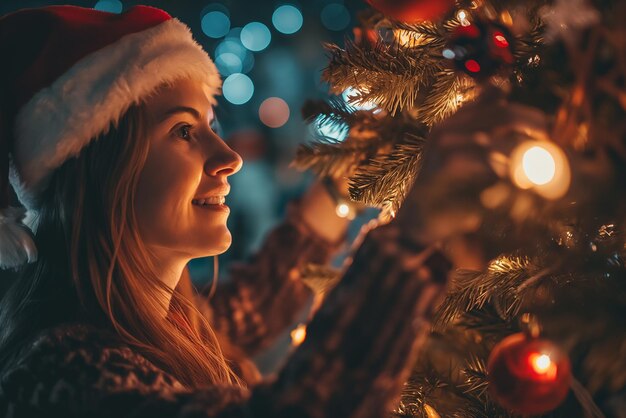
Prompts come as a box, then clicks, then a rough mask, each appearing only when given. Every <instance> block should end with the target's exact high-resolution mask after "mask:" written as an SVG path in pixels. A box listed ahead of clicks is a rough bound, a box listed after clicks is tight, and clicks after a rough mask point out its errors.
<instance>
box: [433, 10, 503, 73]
mask: <svg viewBox="0 0 626 418" xmlns="http://www.w3.org/2000/svg"><path fill="white" fill-rule="evenodd" d="M513 41H514V38H513V36H512V35H511V33H510V32H509V30H508V29H507V28H506V27H505V26H503V25H500V24H498V23H496V22H491V21H482V20H476V21H474V22H471V23H468V24H466V25H465V26H463V25H461V26H458V27H457V28H455V30H454V31H453V32H452V34H451V36H450V38H449V40H448V42H447V45H446V47H445V48H444V50H443V56H444V58H447V59H449V60H453V62H454V64H455V66H456V68H457V69H458V70H460V71H463V72H464V73H466V74H468V75H470V76H471V77H473V78H475V79H484V78H487V77H490V76H492V75H494V74H495V73H496V72H497V71H499V70H501V69H502V68H506V67H509V66H511V65H512V64H513V62H514V61H515V57H514V55H513V47H512V43H513Z"/></svg>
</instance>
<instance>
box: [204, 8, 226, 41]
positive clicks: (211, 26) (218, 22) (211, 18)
mask: <svg viewBox="0 0 626 418" xmlns="http://www.w3.org/2000/svg"><path fill="white" fill-rule="evenodd" d="M201 25H202V32H204V34H205V35H206V36H208V37H209V38H221V37H222V36H224V35H226V34H227V33H228V31H229V30H230V19H229V18H228V16H226V14H225V13H222V12H220V11H217V10H216V11H213V12H209V13H207V14H205V15H204V16H202V21H201Z"/></svg>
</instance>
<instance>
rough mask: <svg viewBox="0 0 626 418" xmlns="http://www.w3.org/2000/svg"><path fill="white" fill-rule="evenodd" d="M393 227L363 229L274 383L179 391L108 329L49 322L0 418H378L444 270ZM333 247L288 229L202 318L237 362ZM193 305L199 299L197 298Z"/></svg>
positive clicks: (289, 313) (303, 293) (8, 383)
mask: <svg viewBox="0 0 626 418" xmlns="http://www.w3.org/2000/svg"><path fill="white" fill-rule="evenodd" d="M399 235H400V234H399V230H398V229H397V227H396V226H393V225H387V226H383V227H380V228H377V229H376V230H374V231H372V232H370V233H369V234H368V236H366V237H365V239H364V240H363V243H362V245H361V246H360V247H359V249H358V250H357V251H356V253H355V254H354V256H353V259H352V262H351V264H350V266H349V267H348V268H347V271H346V272H345V274H344V277H343V278H342V280H341V282H340V283H339V284H338V285H337V286H336V287H335V288H334V289H333V290H332V291H331V292H330V293H329V294H328V295H327V297H326V298H325V300H324V303H323V304H322V306H321V307H320V309H319V310H318V311H317V313H316V315H315V316H314V317H313V319H312V320H311V322H310V324H309V325H308V327H307V337H306V339H305V340H304V342H303V343H302V344H301V345H300V346H299V347H298V348H297V349H296V350H295V351H294V352H293V353H292V355H291V356H290V357H289V359H288V360H287V361H286V363H285V366H284V367H283V368H282V370H281V371H280V372H279V373H277V375H276V376H275V377H273V378H271V379H267V380H265V381H262V382H260V383H258V384H255V385H252V386H251V387H250V389H241V388H239V387H234V386H217V385H215V386H211V387H209V388H206V389H195V390H191V389H188V388H185V387H184V386H183V385H182V384H181V383H180V382H178V381H177V380H176V379H175V378H174V377H173V376H172V375H170V374H168V373H167V372H166V371H164V370H161V369H159V368H158V367H157V366H156V365H154V364H153V363H151V362H150V361H148V360H147V359H146V358H145V357H143V356H142V355H141V354H139V353H138V352H136V351H134V350H133V349H132V348H131V347H129V346H127V345H125V344H124V343H122V342H121V340H120V339H119V338H118V337H117V336H116V335H114V334H113V333H112V332H110V331H106V330H103V329H98V328H96V327H94V326H92V325H89V324H85V323H71V324H60V325H58V326H56V327H53V328H50V329H47V330H45V331H44V332H42V333H40V334H39V335H38V336H37V337H36V338H35V339H34V340H33V341H32V343H30V344H28V346H25V347H23V350H22V351H21V354H20V357H19V361H18V362H17V363H16V366H15V367H13V368H12V369H11V370H9V371H8V372H7V373H5V374H4V375H3V376H1V377H0V417H6V418H26V417H57V416H58V417H68V418H69V417H85V418H87V417H103V418H105V417H106V418H111V417H114V418H125V417H134V418H140V417H146V418H148V417H149V418H159V417H170V418H172V417H189V418H190V417H194V418H200V417H207V418H208V417H220V418H239V417H241V418H244V417H247V418H252V417H255V418H257V417H258V418H260V417H268V418H270V417H276V418H279V417H280V418H283V417H284V418H287V417H290V418H291V417H293V418H307V417H310V418H322V417H324V418H326V417H337V418H348V417H359V418H361V417H371V418H381V417H385V416H387V415H388V413H389V411H390V410H391V409H392V407H393V405H394V403H395V402H396V401H397V399H398V397H399V394H400V390H401V388H402V386H403V383H404V381H405V380H406V378H407V377H408V374H409V372H410V368H411V366H412V364H413V363H414V361H415V359H416V357H417V355H418V349H419V347H420V346H421V342H422V340H423V337H424V336H425V334H426V332H427V330H428V328H429V319H430V317H431V312H432V310H433V307H434V305H435V304H436V302H437V300H438V299H439V298H440V296H441V294H442V292H443V289H444V287H445V279H446V277H447V273H448V270H449V264H448V262H447V261H446V260H445V258H444V257H442V256H441V255H440V254H439V253H437V252H435V251H432V249H425V248H423V247H421V246H419V245H416V244H415V243H412V242H407V241H406V240H402V239H400V238H399ZM332 250H333V245H331V244H329V243H326V242H324V241H323V240H322V239H320V238H319V237H317V236H315V234H314V233H313V232H312V231H310V230H308V229H307V228H304V227H303V226H302V223H301V222H296V221H294V220H291V221H287V222H286V223H285V224H283V225H282V226H280V227H279V228H277V229H276V230H275V231H274V232H273V233H272V234H270V236H269V238H268V240H267V241H266V244H265V245H264V247H263V248H262V249H261V251H260V252H259V253H258V254H257V256H256V257H255V258H254V259H253V260H252V261H251V262H250V263H248V264H247V265H243V266H240V267H237V268H236V269H234V270H233V277H232V278H231V280H230V281H229V282H228V283H226V284H225V285H224V286H223V287H221V288H219V290H218V291H217V293H216V294H215V296H214V297H213V298H212V299H211V300H210V301H207V300H206V298H205V300H204V303H205V307H204V308H205V309H204V311H205V312H206V314H207V315H208V316H209V317H210V318H209V319H210V320H211V322H212V323H213V325H214V326H215V328H216V329H217V330H218V331H220V332H221V333H223V334H224V335H228V336H229V339H230V340H231V341H232V342H233V343H234V344H236V345H238V346H239V347H241V348H242V349H243V350H244V351H245V352H246V353H253V352H255V351H256V350H258V349H260V348H262V347H265V346H266V345H267V344H268V343H269V342H270V341H271V340H272V339H273V338H274V337H275V336H276V335H277V334H278V333H280V332H281V331H282V330H284V328H285V327H286V326H287V325H289V324H290V323H291V321H292V320H293V318H294V315H295V314H296V312H297V311H298V309H300V308H301V305H302V303H303V302H304V301H305V300H306V298H307V296H308V290H307V289H306V288H305V286H304V285H303V284H302V283H301V281H299V280H298V275H297V271H298V268H299V267H300V266H301V265H302V264H303V263H306V262H322V261H324V260H325V259H327V258H328V256H329V255H330V253H331V252H332ZM200 300H201V301H202V295H200Z"/></svg>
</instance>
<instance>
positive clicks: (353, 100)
mask: <svg viewBox="0 0 626 418" xmlns="http://www.w3.org/2000/svg"><path fill="white" fill-rule="evenodd" d="M359 96H360V92H359V91H358V90H357V89H355V88H354V87H348V88H347V89H345V90H344V92H343V93H342V94H341V97H343V100H344V101H345V102H346V103H348V104H349V105H350V106H352V107H353V108H354V109H356V110H372V109H375V108H376V107H378V105H377V104H376V103H374V102H373V101H371V100H369V101H366V102H363V103H361V101H360V100H358V97H359Z"/></svg>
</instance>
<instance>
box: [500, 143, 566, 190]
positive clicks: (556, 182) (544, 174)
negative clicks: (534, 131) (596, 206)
mask: <svg viewBox="0 0 626 418" xmlns="http://www.w3.org/2000/svg"><path fill="white" fill-rule="evenodd" d="M509 170H510V176H511V179H512V180H513V182H514V183H515V185H516V186H517V187H519V188H520V189H532V190H534V191H535V192H536V193H538V194H540V195H541V196H543V197H545V198H547V199H557V198H560V197H562V196H563V195H565V193H566V192H567V190H568V189H569V186H570V182H571V171H570V165H569V161H568V159H567V156H566V155H565V153H564V152H563V150H562V149H561V148H559V147H558V146H557V145H556V144H554V143H552V142H548V141H532V140H530V141H525V142H522V143H521V144H519V145H518V146H517V147H515V149H514V150H513V152H512V153H511V158H510V168H509Z"/></svg>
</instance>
